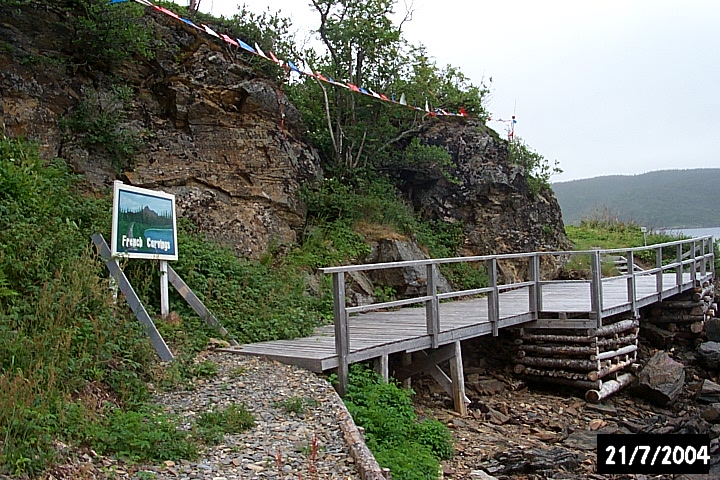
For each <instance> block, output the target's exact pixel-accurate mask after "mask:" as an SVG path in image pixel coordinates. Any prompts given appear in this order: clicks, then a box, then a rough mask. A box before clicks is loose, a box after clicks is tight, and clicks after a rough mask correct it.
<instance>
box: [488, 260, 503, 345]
mask: <svg viewBox="0 0 720 480" xmlns="http://www.w3.org/2000/svg"><path fill="white" fill-rule="evenodd" d="M487 270H488V282H489V283H490V285H489V286H490V287H492V290H491V291H490V295H488V319H489V320H490V325H491V326H492V334H493V337H497V336H498V321H499V320H500V304H499V302H500V290H498V278H497V258H491V259H489V260H487Z"/></svg>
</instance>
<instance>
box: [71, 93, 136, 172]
mask: <svg viewBox="0 0 720 480" xmlns="http://www.w3.org/2000/svg"><path fill="white" fill-rule="evenodd" d="M131 97H132V90H131V89H130V87H121V86H112V87H110V88H109V89H107V90H96V89H94V88H88V89H85V91H84V98H83V99H82V100H81V101H80V103H79V104H78V105H77V107H75V110H73V112H72V113H71V114H70V115H69V117H68V118H66V119H64V120H63V121H62V122H61V126H62V127H63V128H64V129H65V130H66V135H67V134H69V132H72V133H73V134H75V135H76V136H78V137H79V138H80V139H81V140H82V142H83V144H84V145H85V146H86V147H87V148H91V149H101V150H104V151H106V152H108V154H109V155H110V157H111V159H112V162H113V166H114V167H115V168H116V170H117V171H120V170H121V169H122V168H123V167H125V166H127V164H128V162H129V159H130V158H131V156H132V155H133V153H135V151H136V150H137V149H138V148H139V147H140V138H139V136H138V135H137V134H136V133H134V132H133V131H132V130H130V129H129V128H128V127H127V125H126V122H127V118H128V111H129V107H130V104H129V102H130V98H131Z"/></svg>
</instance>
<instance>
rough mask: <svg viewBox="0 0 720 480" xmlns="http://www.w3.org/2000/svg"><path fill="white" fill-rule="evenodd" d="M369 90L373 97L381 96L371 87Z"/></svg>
mask: <svg viewBox="0 0 720 480" xmlns="http://www.w3.org/2000/svg"><path fill="white" fill-rule="evenodd" d="M368 91H369V92H370V95H372V96H373V97H375V98H380V95H379V94H378V93H376V92H373V91H372V90H370V89H369V88H368Z"/></svg>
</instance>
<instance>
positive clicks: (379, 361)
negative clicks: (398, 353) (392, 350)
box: [373, 353, 390, 383]
mask: <svg viewBox="0 0 720 480" xmlns="http://www.w3.org/2000/svg"><path fill="white" fill-rule="evenodd" d="M373 369H374V370H375V373H377V374H378V375H380V377H382V379H383V382H385V383H387V382H388V380H389V379H390V372H389V370H390V369H389V365H388V354H387V353H386V354H384V355H382V356H380V357H378V358H374V359H373Z"/></svg>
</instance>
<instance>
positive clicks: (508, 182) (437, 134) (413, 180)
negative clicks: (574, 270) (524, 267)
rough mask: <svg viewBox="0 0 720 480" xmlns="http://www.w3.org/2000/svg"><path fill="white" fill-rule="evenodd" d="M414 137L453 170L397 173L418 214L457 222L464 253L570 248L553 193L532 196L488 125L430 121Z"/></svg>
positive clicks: (522, 174)
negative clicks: (436, 149) (438, 151)
mask: <svg viewBox="0 0 720 480" xmlns="http://www.w3.org/2000/svg"><path fill="white" fill-rule="evenodd" d="M418 136H419V137H420V139H421V141H422V143H423V144H426V145H435V146H442V147H444V148H445V149H446V150H447V151H448V152H449V153H450V155H451V156H452V162H453V164H454V165H453V167H452V168H451V169H450V170H449V172H446V174H443V172H442V171H441V170H440V169H439V168H437V167H436V168H430V169H428V168H422V169H416V168H412V167H411V166H404V167H403V168H402V169H399V170H398V171H397V172H396V174H397V176H398V177H399V178H400V179H401V180H402V181H403V185H404V187H403V189H404V191H405V192H406V194H407V195H408V197H409V198H410V199H411V201H412V202H413V205H414V207H415V209H416V210H417V211H419V212H421V214H422V215H424V216H425V217H427V218H433V219H442V220H444V221H449V222H453V221H460V222H462V224H463V225H464V227H465V249H466V253H468V254H472V255H487V254H493V253H517V252H528V251H536V250H559V249H563V248H568V247H569V246H570V245H569V241H568V240H567V237H566V236H565V228H564V225H563V221H562V215H561V213H560V206H559V204H558V203H557V200H556V199H555V197H554V195H553V194H552V191H551V190H546V191H541V192H540V193H539V194H537V195H534V194H532V193H531V192H530V191H529V190H528V183H527V177H526V175H527V173H526V172H525V170H524V169H523V168H522V167H520V166H518V165H512V164H510V163H509V162H508V148H507V142H506V141H503V140H501V139H500V138H498V136H497V134H495V133H494V132H492V131H491V130H490V129H489V128H488V127H487V126H485V125H483V124H482V123H481V122H479V121H472V120H465V119H459V120H457V121H447V120H444V121H435V122H429V123H428V124H427V125H426V126H425V128H423V129H422V131H421V132H420V133H419V135H418ZM448 174H449V175H448ZM448 176H449V177H450V179H448Z"/></svg>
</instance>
